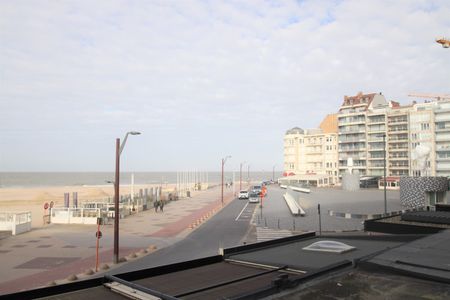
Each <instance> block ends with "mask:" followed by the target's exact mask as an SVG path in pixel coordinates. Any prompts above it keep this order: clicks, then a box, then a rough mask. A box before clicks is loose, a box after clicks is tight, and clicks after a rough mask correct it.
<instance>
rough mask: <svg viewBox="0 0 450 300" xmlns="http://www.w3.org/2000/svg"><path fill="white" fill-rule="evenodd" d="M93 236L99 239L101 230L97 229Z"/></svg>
mask: <svg viewBox="0 0 450 300" xmlns="http://www.w3.org/2000/svg"><path fill="white" fill-rule="evenodd" d="M95 237H96V238H98V239H101V238H102V232H101V231H97V232H96V233H95Z"/></svg>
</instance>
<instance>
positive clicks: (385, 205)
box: [378, 133, 387, 214]
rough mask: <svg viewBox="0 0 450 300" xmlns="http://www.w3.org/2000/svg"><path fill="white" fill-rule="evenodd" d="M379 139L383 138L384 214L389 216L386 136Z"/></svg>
mask: <svg viewBox="0 0 450 300" xmlns="http://www.w3.org/2000/svg"><path fill="white" fill-rule="evenodd" d="M378 137H382V138H383V169H384V170H383V173H384V175H383V177H384V178H383V182H384V214H387V198H386V184H387V183H386V134H385V133H383V134H381V135H379V136H378Z"/></svg>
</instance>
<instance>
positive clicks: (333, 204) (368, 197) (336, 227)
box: [255, 185, 402, 231]
mask: <svg viewBox="0 0 450 300" xmlns="http://www.w3.org/2000/svg"><path fill="white" fill-rule="evenodd" d="M285 192H286V190H285V189H281V188H279V187H278V186H276V185H271V186H269V188H268V193H267V196H266V197H265V199H264V200H263V209H262V211H261V208H259V207H258V208H257V212H256V218H255V222H256V225H257V226H260V227H268V228H272V229H288V230H295V231H299V230H300V231H319V215H318V211H317V204H319V203H320V206H321V226H322V231H351V230H362V229H363V224H362V221H363V220H361V219H344V218H339V217H335V216H329V213H328V212H329V211H330V210H332V211H335V212H347V213H358V214H376V213H382V212H383V211H384V194H383V191H382V190H378V189H361V190H359V191H353V192H348V191H343V190H340V189H331V188H330V189H325V188H321V189H317V188H316V189H312V190H311V193H310V194H304V193H298V197H300V205H301V206H302V208H303V209H304V210H305V212H306V215H305V216H304V217H300V216H293V215H292V214H291V212H290V210H289V208H288V207H287V205H286V202H285V200H284V198H283V194H284V193H285ZM387 204H388V205H387V207H388V211H398V210H401V209H402V207H401V205H400V200H399V191H388V193H387Z"/></svg>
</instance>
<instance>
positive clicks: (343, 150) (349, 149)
mask: <svg viewBox="0 0 450 300" xmlns="http://www.w3.org/2000/svg"><path fill="white" fill-rule="evenodd" d="M363 151H364V152H365V151H366V148H365V147H364V148H341V149H339V152H363Z"/></svg>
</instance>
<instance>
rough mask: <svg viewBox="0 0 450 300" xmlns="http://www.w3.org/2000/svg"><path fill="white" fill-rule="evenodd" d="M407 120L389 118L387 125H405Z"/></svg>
mask: <svg viewBox="0 0 450 300" xmlns="http://www.w3.org/2000/svg"><path fill="white" fill-rule="evenodd" d="M407 123H408V118H392V119H391V118H389V119H388V124H389V125H400V124H407Z"/></svg>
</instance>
